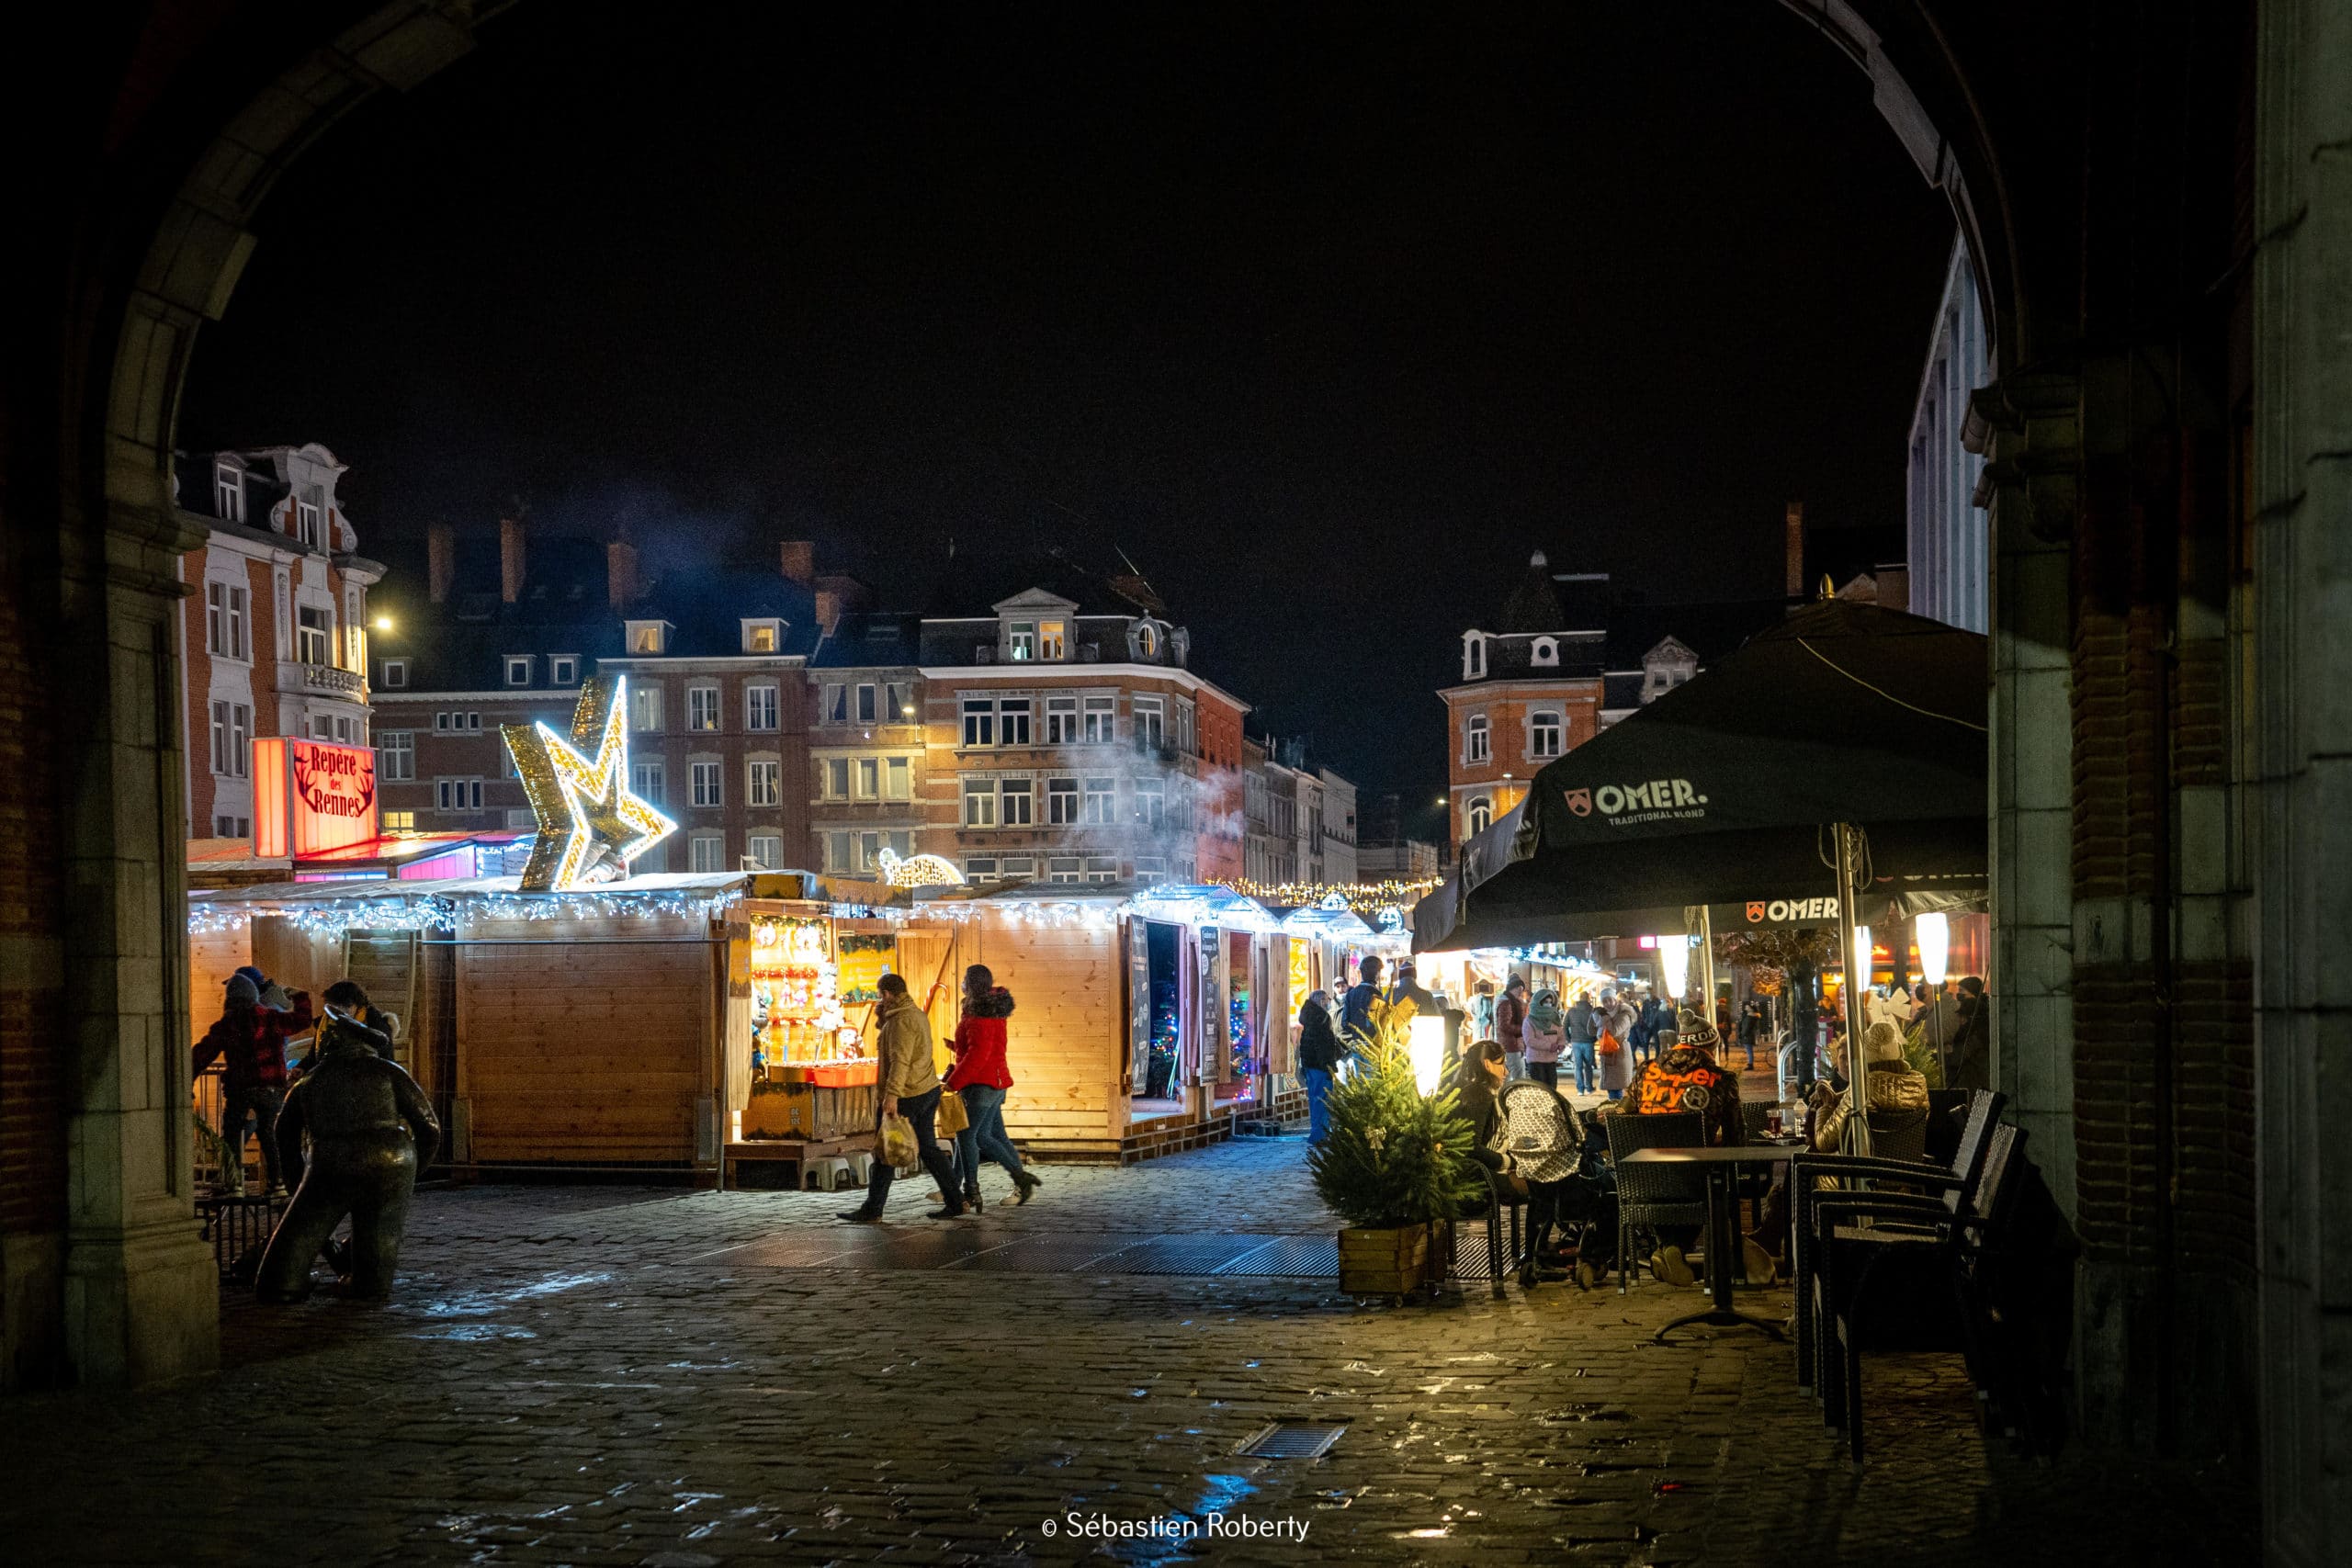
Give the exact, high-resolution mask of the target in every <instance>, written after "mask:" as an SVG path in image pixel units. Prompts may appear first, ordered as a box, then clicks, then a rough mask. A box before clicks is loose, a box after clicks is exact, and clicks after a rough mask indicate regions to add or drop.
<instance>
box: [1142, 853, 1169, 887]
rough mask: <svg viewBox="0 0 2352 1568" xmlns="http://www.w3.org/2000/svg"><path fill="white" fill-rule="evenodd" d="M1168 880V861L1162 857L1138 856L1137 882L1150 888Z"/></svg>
mask: <svg viewBox="0 0 2352 1568" xmlns="http://www.w3.org/2000/svg"><path fill="white" fill-rule="evenodd" d="M1167 880H1168V861H1167V859H1166V857H1164V856H1161V855H1137V856H1136V882H1137V883H1138V884H1140V885H1141V886H1146V887H1149V886H1152V885H1153V884H1155V883H1160V882H1165V881H1167Z"/></svg>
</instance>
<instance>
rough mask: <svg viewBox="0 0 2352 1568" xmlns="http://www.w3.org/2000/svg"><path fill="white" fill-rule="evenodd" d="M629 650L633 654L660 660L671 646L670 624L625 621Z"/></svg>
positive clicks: (623, 623)
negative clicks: (648, 655) (646, 655)
mask: <svg viewBox="0 0 2352 1568" xmlns="http://www.w3.org/2000/svg"><path fill="white" fill-rule="evenodd" d="M621 625H622V626H624V627H625V628H626V629H627V634H628V650H629V651H630V652H631V653H637V654H650V655H652V656H654V657H656V658H659V657H660V656H661V655H662V653H663V652H664V651H665V650H666V649H667V646H668V644H669V640H670V636H669V630H670V628H669V623H668V622H666V621H624V622H622V623H621Z"/></svg>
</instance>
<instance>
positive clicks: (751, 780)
mask: <svg viewBox="0 0 2352 1568" xmlns="http://www.w3.org/2000/svg"><path fill="white" fill-rule="evenodd" d="M783 773H784V764H783V763H782V762H779V761H775V760H774V759H773V758H753V759H752V761H748V762H745V763H744V764H743V803H744V804H745V805H747V806H775V805H778V804H780V803H781V801H782V798H783V793H784V792H783V789H782V782H783Z"/></svg>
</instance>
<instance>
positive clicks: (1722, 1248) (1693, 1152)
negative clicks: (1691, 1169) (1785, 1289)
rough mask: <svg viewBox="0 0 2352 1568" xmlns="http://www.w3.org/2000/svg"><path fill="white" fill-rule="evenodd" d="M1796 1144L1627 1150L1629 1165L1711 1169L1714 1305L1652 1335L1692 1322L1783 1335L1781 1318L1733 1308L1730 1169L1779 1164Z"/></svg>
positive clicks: (1734, 1227) (1735, 1244) (1734, 1216)
mask: <svg viewBox="0 0 2352 1568" xmlns="http://www.w3.org/2000/svg"><path fill="white" fill-rule="evenodd" d="M1797 1147H1798V1145H1795V1144H1743V1145H1736V1146H1725V1147H1722V1148H1704V1149H1634V1150H1633V1151H1632V1152H1631V1153H1629V1154H1627V1155H1626V1156H1624V1157H1625V1163H1626V1164H1628V1165H1696V1166H1703V1167H1705V1168H1706V1172H1707V1288H1708V1289H1709V1290H1710V1291H1711V1292H1713V1295H1714V1305H1713V1306H1712V1307H1710V1308H1709V1309H1708V1310H1707V1311H1705V1312H1694V1313H1691V1314H1689V1315H1687V1316H1684V1317H1678V1318H1676V1319H1675V1320H1674V1321H1673V1322H1672V1323H1669V1324H1668V1325H1666V1326H1665V1327H1664V1328H1661V1329H1659V1330H1658V1331H1657V1334H1656V1335H1654V1336H1652V1337H1653V1338H1655V1339H1657V1341H1658V1342H1659V1343H1661V1344H1663V1343H1664V1342H1665V1340H1666V1337H1667V1336H1668V1335H1669V1334H1671V1333H1673V1332H1674V1331H1675V1330H1676V1329H1678V1328H1681V1327H1684V1326H1686V1325H1690V1324H1693V1323H1703V1324H1707V1325H1711V1326H1713V1327H1716V1328H1737V1327H1739V1326H1740V1325H1743V1324H1745V1325H1747V1326H1749V1327H1751V1328H1760V1329H1762V1330H1763V1331H1764V1332H1765V1333H1767V1334H1769V1335H1770V1336H1771V1337H1773V1338H1775V1339H1778V1338H1780V1337H1781V1325H1779V1324H1777V1323H1767V1322H1765V1321H1764V1320H1763V1319H1762V1318H1760V1317H1750V1316H1748V1315H1747V1314H1746V1313H1744V1312H1735V1311H1733V1310H1732V1304H1731V1277H1732V1271H1733V1270H1734V1269H1737V1268H1738V1267H1739V1258H1740V1247H1739V1234H1738V1215H1739V1204H1738V1201H1737V1200H1736V1198H1734V1196H1733V1195H1732V1172H1733V1171H1734V1170H1736V1169H1737V1168H1739V1167H1740V1166H1743V1165H1779V1164H1781V1163H1783V1162H1785V1161H1787V1160H1788V1159H1790V1158H1791V1157H1792V1156H1794V1155H1795V1154H1796V1152H1797Z"/></svg>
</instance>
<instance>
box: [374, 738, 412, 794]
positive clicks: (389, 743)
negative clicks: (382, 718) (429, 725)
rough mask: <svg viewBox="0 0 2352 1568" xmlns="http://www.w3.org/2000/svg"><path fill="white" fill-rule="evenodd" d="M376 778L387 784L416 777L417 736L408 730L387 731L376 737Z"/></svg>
mask: <svg viewBox="0 0 2352 1568" xmlns="http://www.w3.org/2000/svg"><path fill="white" fill-rule="evenodd" d="M376 776H377V777H378V778H379V779H382V780H383V781H384V782H385V783H387V784H403V783H406V782H407V781H408V780H411V779H413V778H414V777H416V736H415V734H414V733H413V731H410V730H406V729H387V730H385V731H383V732H382V733H381V734H379V735H378V736H377V737H376Z"/></svg>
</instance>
